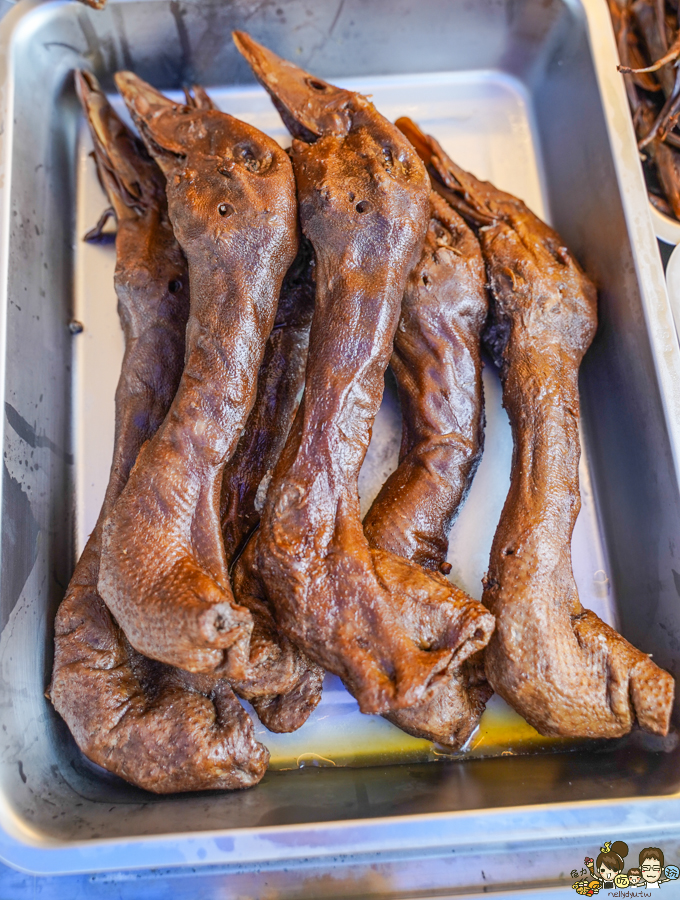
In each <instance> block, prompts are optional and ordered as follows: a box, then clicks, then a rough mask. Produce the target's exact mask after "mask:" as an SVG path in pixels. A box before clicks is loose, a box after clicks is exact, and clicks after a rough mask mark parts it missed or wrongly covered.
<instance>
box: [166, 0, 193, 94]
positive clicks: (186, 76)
mask: <svg viewBox="0 0 680 900" xmlns="http://www.w3.org/2000/svg"><path fill="white" fill-rule="evenodd" d="M170 12H171V13H172V17H173V19H174V20H175V25H176V27H177V35H178V37H179V43H180V47H181V48H182V67H181V75H182V80H183V81H186V82H188V83H191V82H193V81H195V80H196V79H195V78H194V67H193V63H192V56H191V41H190V40H189V31H188V30H187V26H186V23H185V21H184V16H185V15H186V10H185V9H184V8H183V7H182V4H181V3H180V2H179V0H170Z"/></svg>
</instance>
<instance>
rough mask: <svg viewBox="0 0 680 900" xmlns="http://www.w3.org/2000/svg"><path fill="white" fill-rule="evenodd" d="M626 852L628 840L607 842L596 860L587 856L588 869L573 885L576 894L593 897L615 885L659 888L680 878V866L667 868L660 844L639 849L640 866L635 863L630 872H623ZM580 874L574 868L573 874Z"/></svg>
mask: <svg viewBox="0 0 680 900" xmlns="http://www.w3.org/2000/svg"><path fill="white" fill-rule="evenodd" d="M627 855H628V844H626V843H625V841H614V842H613V843H612V841H605V844H604V846H603V847H600V853H599V855H598V857H597V860H594V859H593V858H592V857H591V856H586V857H585V859H584V863H585V865H586V868H585V869H581V872H580V876H581V877H580V879H579V880H577V881H575V882H574V883H573V884H572V887H573V888H574V890H575V891H576V893H577V894H583V895H584V896H586V897H592V896H594V895H595V894H597V893H599V892H600V891H610V890H613V889H614V888H619V889H621V888H627V887H631V888H658V887H661V885H662V884H664V883H665V882H667V881H676V880H677V879H678V878H680V867H679V866H675V865H668V866H665V867H664V856H663V851H662V850H660V849H659V847H645V849H644V850H642V851H641V852H640V865H639V866H633V867H632V868H630V869H629V870H628V873H626V872H624V871H623V861H624V859H625V857H626V856H627ZM578 876H579V872H578V870H577V869H573V870H572V872H571V877H572V878H578ZM588 876H590V877H588Z"/></svg>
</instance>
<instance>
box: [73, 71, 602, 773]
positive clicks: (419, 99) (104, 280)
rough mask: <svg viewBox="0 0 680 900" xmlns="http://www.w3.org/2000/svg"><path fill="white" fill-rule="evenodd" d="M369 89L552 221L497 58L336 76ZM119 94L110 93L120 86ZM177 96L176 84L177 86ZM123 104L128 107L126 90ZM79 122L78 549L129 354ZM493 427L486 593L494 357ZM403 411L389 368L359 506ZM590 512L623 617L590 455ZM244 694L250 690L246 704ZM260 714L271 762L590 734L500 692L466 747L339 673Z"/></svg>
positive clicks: (226, 98)
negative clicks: (319, 690) (414, 727)
mask: <svg viewBox="0 0 680 900" xmlns="http://www.w3.org/2000/svg"><path fill="white" fill-rule="evenodd" d="M337 83H338V84H341V85H342V86H343V87H344V86H346V87H351V88H352V89H353V90H358V91H361V92H363V93H368V94H371V95H372V98H373V102H374V103H375V104H376V106H377V107H378V109H379V110H380V111H381V112H382V113H383V114H384V115H386V116H387V117H388V118H390V119H392V120H394V119H395V118H397V117H398V116H401V115H406V116H410V117H411V118H412V119H414V120H415V121H416V122H418V123H419V124H420V125H421V126H422V128H423V129H424V130H425V131H426V132H428V133H430V134H434V135H435V137H437V138H438V139H439V141H440V142H441V143H442V145H443V146H444V149H445V150H446V151H447V152H448V153H450V154H451V156H452V157H453V158H454V159H455V160H456V162H458V163H459V164H460V165H461V166H463V168H467V169H470V171H472V172H474V174H475V175H477V176H479V177H481V178H484V179H489V180H491V181H493V182H494V183H495V184H496V185H497V186H498V187H499V188H502V189H504V190H508V191H511V192H512V193H514V194H516V195H517V196H519V197H521V198H522V199H523V200H525V201H526V202H527V204H528V205H529V207H530V208H531V209H532V210H534V212H536V213H537V214H538V215H540V216H541V217H543V218H544V219H546V221H548V222H550V212H549V210H548V209H547V208H546V204H545V201H544V190H543V180H542V176H541V171H542V167H541V160H540V157H539V155H538V154H539V145H538V142H537V141H536V140H535V137H534V135H535V132H534V126H533V117H532V112H531V108H530V105H529V102H528V97H527V95H526V93H525V92H524V90H523V87H522V85H521V84H520V83H519V82H517V81H514V80H513V79H511V78H509V77H508V76H506V75H504V74H501V73H498V72H474V73H439V74H428V75H411V76H395V77H384V78H383V77H381V78H371V79H351V80H346V81H342V80H338V81H337ZM210 94H211V96H212V97H213V99H214V100H215V101H216V102H217V104H218V105H219V106H220V107H221V108H222V109H224V110H225V111H226V112H229V113H231V114H232V115H235V116H237V117H239V118H241V119H244V120H245V121H247V122H250V123H252V124H253V125H255V126H256V127H258V128H260V129H262V130H263V131H265V132H267V133H268V134H271V135H272V136H273V137H275V138H276V139H277V140H280V142H281V143H282V144H284V145H286V144H287V143H289V141H290V138H289V136H288V134H287V132H286V131H285V129H284V128H283V126H282V124H281V121H280V119H279V117H278V114H277V113H276V111H275V110H274V109H273V107H272V105H271V103H270V101H269V99H268V97H267V96H266V95H265V93H264V91H263V90H262V89H260V88H259V87H253V86H246V87H239V88H228V89H216V88H211V89H210ZM112 99H114V98H112ZM178 99H179V98H178ZM114 103H115V105H116V109H117V110H118V111H119V112H122V109H121V104H120V103H119V102H118V98H115V99H114ZM90 150H91V143H90V137H89V134H88V132H87V129H86V126H85V124H84V123H83V124H82V127H81V131H80V139H79V149H78V205H77V217H76V234H75V236H74V241H75V259H76V272H75V276H76V278H75V286H76V297H75V316H76V318H77V319H78V320H79V321H80V322H82V323H83V325H84V331H83V333H82V334H80V335H79V336H78V339H77V347H76V351H75V366H74V401H75V402H74V408H75V412H74V428H75V442H74V446H75V447H76V503H77V529H78V532H77V546H78V552H80V550H82V548H83V546H84V544H85V542H86V540H87V537H88V535H89V533H90V531H91V530H92V528H93V527H94V523H95V521H96V518H97V515H98V513H99V509H100V506H101V501H102V498H103V495H104V490H105V488H106V483H107V480H108V472H109V465H110V460H111V450H112V447H113V423H114V407H113V398H114V393H115V387H116V383H117V380H118V375H119V372H120V363H121V360H122V356H123V337H122V333H121V330H120V325H119V322H118V316H117V312H116V297H115V292H114V289H113V269H114V264H115V249H114V246H113V242H111V243H106V244H102V245H89V244H85V243H84V242H83V241H82V236H83V235H84V234H85V232H86V231H88V230H89V229H90V228H92V227H93V225H94V224H95V222H96V221H97V219H98V218H99V216H100V214H101V212H102V211H103V209H104V207H105V205H106V200H105V198H104V195H103V193H102V190H101V188H100V187H99V184H98V182H97V178H96V174H95V169H94V164H93V162H92V160H91V159H90V158H89V156H88V154H89V152H90ZM484 390H485V396H486V420H487V424H486V440H485V447H484V455H483V457H482V462H481V464H480V466H479V469H478V471H477V474H476V476H475V480H474V482H473V485H472V490H471V491H470V494H469V496H468V499H467V502H466V504H465V506H464V507H463V510H462V512H461V514H460V516H459V517H458V520H457V521H456V523H455V525H454V527H453V530H452V532H451V541H450V548H449V556H448V560H449V562H450V563H451V566H452V571H451V575H450V578H451V579H452V580H453V581H454V582H455V583H456V584H458V585H459V586H460V587H461V588H463V589H464V590H465V591H467V592H468V593H469V594H470V595H471V596H473V597H475V598H476V599H478V600H479V599H481V594H482V583H481V579H482V577H483V575H484V574H485V572H486V569H487V565H488V560H489V552H490V549H491V542H492V539H493V535H494V532H495V529H496V525H497V523H498V519H499V517H500V513H501V509H502V507H503V503H504V501H505V496H506V494H507V490H508V486H509V479H510V463H511V456H512V436H511V433H510V426H509V423H508V419H507V416H506V414H505V411H504V410H503V408H502V406H501V388H500V382H499V379H498V376H497V373H496V372H495V370H494V368H493V366H492V365H491V363H490V362H488V361H487V364H486V367H485V369H484ZM400 439H401V421H400V413H399V403H398V400H397V397H396V389H395V386H394V382H393V379H392V378H391V377H390V376H389V373H388V377H387V381H386V390H385V396H384V399H383V405H382V407H381V409H380V412H379V414H378V417H377V419H376V422H375V427H374V429H373V437H372V441H371V445H370V448H369V450H368V454H367V457H366V460H365V462H364V466H363V469H362V471H361V476H360V479H359V488H360V495H361V504H362V515H363V514H365V513H366V511H367V510H368V508H369V507H370V505H371V503H372V501H373V499H374V497H375V496H376V494H377V493H378V491H379V489H380V487H381V485H382V483H383V482H384V480H385V478H386V477H387V476H388V475H389V473H390V472H391V471H392V470H393V469H394V468H395V467H396V464H397V460H398V454H399V442H400ZM580 477H581V500H582V507H581V513H580V515H579V517H578V520H577V523H576V528H575V530H574V537H573V541H572V553H573V565H574V574H575V577H576V583H577V585H578V589H579V594H580V598H581V602H582V603H583V605H584V606H585V607H587V608H589V609H592V610H593V611H594V612H595V613H597V615H598V616H600V617H601V618H602V619H603V620H604V621H605V622H608V623H609V624H611V625H613V626H614V627H616V626H617V621H616V606H615V600H614V597H613V596H612V593H611V585H610V582H609V579H608V564H607V559H606V553H605V549H604V545H603V542H602V540H601V536H600V532H599V527H598V521H597V516H596V511H595V502H594V497H593V494H592V490H591V484H590V477H589V472H588V464H587V458H586V457H585V455H584V456H583V457H582V458H581V465H580ZM244 705H246V706H247V707H248V704H244ZM248 708H249V711H250V712H251V713H252V715H253V717H254V719H255V721H256V735H257V738H258V740H260V741H262V742H263V743H264V744H266V746H267V747H268V748H269V750H270V752H271V768H274V769H285V768H293V767H296V766H306V765H319V766H332V765H338V766H343V765H344V766H363V765H385V764H388V763H405V762H421V761H424V760H435V759H445V758H447V757H450V756H452V755H453V756H455V757H456V758H461V757H482V756H501V755H514V754H524V753H532V752H538V751H542V752H545V751H555V750H565V749H571V748H573V747H575V746H577V745H580V744H581V743H583V742H581V741H575V740H569V739H564V738H544V737H542V736H541V735H539V734H538V733H537V732H536V731H534V729H533V728H531V726H529V725H528V724H527V723H526V722H525V721H524V720H523V719H522V718H521V717H520V716H518V715H517V714H516V713H515V712H514V711H513V710H511V709H510V708H509V707H508V706H507V705H506V704H505V703H504V702H503V701H502V700H501V699H500V698H499V697H496V696H494V697H493V698H492V699H491V701H490V702H489V704H488V706H487V709H486V712H485V713H484V716H483V717H482V720H481V724H480V727H479V729H478V731H477V732H476V733H475V734H474V735H473V736H472V738H471V739H470V741H469V742H468V746H467V748H466V749H465V750H463V751H460V752H458V753H456V754H451V752H450V751H448V750H446V749H444V748H441V747H438V746H437V745H435V744H433V743H431V742H430V741H425V740H421V739H419V738H414V737H411V736H410V735H408V734H405V733H404V732H402V731H401V730H400V729H398V728H397V727H396V726H394V725H392V724H391V723H389V722H387V721H386V720H385V719H383V718H381V717H380V716H364V715H362V714H361V713H360V712H359V708H358V706H357V703H356V701H355V700H354V698H353V697H352V696H351V695H350V694H349V693H347V691H346V690H345V689H344V687H343V686H342V684H341V682H340V680H339V679H338V678H336V677H335V676H334V675H327V676H326V681H325V684H324V695H323V698H322V700H321V703H320V704H319V706H318V707H317V709H316V710H315V711H314V713H312V715H311V717H310V718H309V720H308V722H307V723H306V724H305V725H304V726H303V727H302V728H301V729H300V730H299V731H297V732H295V733H293V734H272V733H270V732H269V731H267V730H266V729H265V728H264V726H262V725H261V724H260V723H259V722H258V721H257V717H256V716H255V714H254V713H253V712H252V709H251V708H250V707H248Z"/></svg>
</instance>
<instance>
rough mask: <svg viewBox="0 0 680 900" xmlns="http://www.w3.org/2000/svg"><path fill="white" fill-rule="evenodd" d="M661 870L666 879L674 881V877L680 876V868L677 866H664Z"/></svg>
mask: <svg viewBox="0 0 680 900" xmlns="http://www.w3.org/2000/svg"><path fill="white" fill-rule="evenodd" d="M663 871H664V875H665V876H666V878H667V879H668V881H675V880H676V878H680V869H679V868H678V867H677V866H666V868H665V869H664V870H663Z"/></svg>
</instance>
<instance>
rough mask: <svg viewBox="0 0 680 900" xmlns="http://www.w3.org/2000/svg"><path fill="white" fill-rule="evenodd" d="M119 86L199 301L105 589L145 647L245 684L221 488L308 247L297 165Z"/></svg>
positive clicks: (252, 136) (137, 88)
mask: <svg viewBox="0 0 680 900" xmlns="http://www.w3.org/2000/svg"><path fill="white" fill-rule="evenodd" d="M116 81H117V84H118V87H119V89H120V91H121V93H122V94H123V97H124V99H125V101H126V103H127V104H128V107H129V108H130V111H131V113H132V116H133V118H134V119H135V121H136V123H137V124H138V127H139V129H140V132H141V134H142V137H143V139H144V141H145V143H146V144H147V148H148V149H149V152H150V153H151V155H152V156H153V157H154V158H155V159H156V160H157V162H158V163H159V165H160V167H161V169H162V170H163V172H164V174H165V176H166V178H167V196H168V207H169V214H170V219H171V221H172V225H173V228H174V231H175V235H176V237H177V239H178V241H179V243H180V245H181V246H182V248H183V250H184V252H185V253H186V256H187V260H188V264H189V280H190V286H191V309H190V315H189V323H188V326H187V348H186V361H185V366H184V372H183V374H182V378H181V381H180V384H179V388H178V390H177V394H176V395H175V399H174V401H173V403H172V406H171V408H170V411H169V412H168V415H167V416H166V418H165V421H164V422H163V424H162V425H161V427H160V428H159V429H158V431H157V433H156V434H155V436H154V437H153V438H152V440H151V441H149V442H148V443H147V444H146V445H145V446H144V447H143V449H142V451H141V453H140V455H139V457H138V459H137V462H136V464H135V467H134V469H133V470H132V472H131V474H130V479H129V481H128V483H127V485H126V486H125V488H124V490H123V492H122V494H121V496H120V498H119V499H118V501H117V503H116V505H115V507H114V509H113V512H112V513H111V514H110V516H109V518H108V520H107V522H106V524H105V526H104V536H103V549H102V560H101V567H100V575H99V590H100V593H101V595H102V597H103V599H104V600H105V602H106V603H107V605H108V607H109V609H110V610H111V611H112V612H113V614H114V615H115V617H116V619H117V620H118V622H119V624H120V625H121V627H122V628H123V630H124V632H125V634H126V635H127V638H128V640H129V641H130V643H131V644H132V645H133V646H134V647H135V648H136V649H137V650H138V651H139V652H142V653H144V654H145V655H146V656H150V657H152V658H154V659H158V660H160V661H161V662H167V663H170V664H172V665H177V666H180V667H182V668H184V669H187V670H189V671H194V672H215V673H217V674H221V675H224V676H225V677H230V678H242V677H244V675H245V669H246V667H247V664H248V647H249V640H250V633H251V631H252V617H251V615H250V613H249V612H248V610H246V609H245V608H244V607H242V606H239V605H238V604H237V603H236V602H235V601H234V598H233V594H232V591H231V586H230V583H229V574H228V568H227V561H226V556H225V552H224V544H223V541H222V532H221V527H220V508H219V507H220V489H221V484H222V474H223V470H224V466H225V463H226V462H227V460H228V459H229V457H230V456H231V454H232V453H233V451H234V449H235V447H236V444H237V442H238V439H239V437H240V434H241V432H242V430H243V427H244V425H245V422H246V419H247V417H248V414H249V412H250V409H251V407H252V405H253V402H254V400H255V390H256V383H257V372H258V369H259V367H260V364H261V362H262V358H263V354H264V349H265V344H266V341H267V338H268V336H269V333H270V331H271V328H272V325H273V323H274V316H275V313H276V306H277V301H278V297H279V292H280V290H281V284H282V281H283V277H284V275H285V274H286V271H287V269H288V268H289V266H290V264H291V263H292V262H293V259H294V258H295V254H296V252H297V245H298V237H297V235H298V231H297V208H296V202H295V182H294V178H293V171H292V168H291V165H290V160H289V159H288V156H287V154H286V153H285V151H283V150H282V149H281V148H280V147H279V146H278V144H276V142H275V141H273V140H271V139H270V138H268V137H266V135H264V134H262V133H261V132H259V131H258V130H257V129H255V128H253V127H251V126H250V125H246V124H245V123H244V122H240V121H238V120H237V119H234V118H233V117H231V116H228V115H226V114H225V113H221V112H218V111H217V110H212V109H211V110H195V109H192V108H190V107H188V106H184V105H182V104H177V103H172V102H171V101H170V100H168V99H167V98H165V97H163V95H162V94H159V93H158V92H157V91H155V90H154V89H153V88H151V87H150V86H149V85H147V84H146V83H145V82H143V81H142V80H141V79H139V78H137V77H136V76H135V75H133V74H131V73H119V74H118V75H117V77H116Z"/></svg>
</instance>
